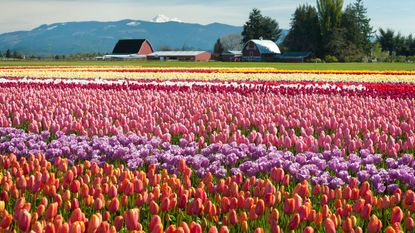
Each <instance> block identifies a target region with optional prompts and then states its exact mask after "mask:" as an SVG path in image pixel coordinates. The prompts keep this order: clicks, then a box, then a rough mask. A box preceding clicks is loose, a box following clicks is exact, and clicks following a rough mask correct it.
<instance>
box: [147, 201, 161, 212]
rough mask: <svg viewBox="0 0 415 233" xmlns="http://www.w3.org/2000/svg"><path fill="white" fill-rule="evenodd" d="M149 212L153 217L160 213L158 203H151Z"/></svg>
mask: <svg viewBox="0 0 415 233" xmlns="http://www.w3.org/2000/svg"><path fill="white" fill-rule="evenodd" d="M149 212H150V213H151V214H152V215H155V214H157V213H158V212H159V206H158V205H157V203H156V202H155V201H151V202H150V205H149Z"/></svg>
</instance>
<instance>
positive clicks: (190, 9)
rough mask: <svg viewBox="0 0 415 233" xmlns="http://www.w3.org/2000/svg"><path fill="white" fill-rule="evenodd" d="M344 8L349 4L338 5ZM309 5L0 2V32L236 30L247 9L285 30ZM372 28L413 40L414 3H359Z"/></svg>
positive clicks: (292, 0) (241, 0) (202, 0)
mask: <svg viewBox="0 0 415 233" xmlns="http://www.w3.org/2000/svg"><path fill="white" fill-rule="evenodd" d="M344 2H345V6H346V5H347V4H349V3H352V2H354V0H344ZM305 3H308V4H311V5H315V4H316V1H315V0H151V1H149V0H0V7H1V9H2V10H1V13H0V33H4V32H11V31H17V30H31V29H33V28H36V27H38V26H40V25H41V24H52V23H58V22H69V21H115V20H121V19H133V20H150V19H152V18H153V17H154V16H156V15H158V14H163V15H166V16H168V17H170V18H178V19H180V20H182V21H184V22H189V23H200V24H209V23H213V22H220V23H226V24H231V25H238V26H242V25H243V24H244V23H245V22H246V21H247V19H248V15H249V12H250V11H251V10H252V9H253V8H258V9H260V10H261V12H262V14H263V15H265V16H270V17H271V18H274V19H276V20H277V22H278V23H279V24H280V28H285V29H289V24H290V20H291V17H292V14H293V13H294V11H295V9H296V8H297V7H298V6H299V5H300V4H305ZM364 4H365V6H366V7H367V9H368V16H369V17H370V18H371V19H372V21H371V22H372V25H373V26H374V29H379V28H380V27H381V28H391V29H393V30H394V31H396V32H400V33H402V34H403V35H409V34H414V35H415V13H413V10H415V0H396V1H392V0H364Z"/></svg>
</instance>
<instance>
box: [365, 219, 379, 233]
mask: <svg viewBox="0 0 415 233" xmlns="http://www.w3.org/2000/svg"><path fill="white" fill-rule="evenodd" d="M381 229H382V221H380V220H379V219H378V217H377V216H376V215H372V217H370V221H369V224H368V225H367V232H368V233H378V232H380V230H381Z"/></svg>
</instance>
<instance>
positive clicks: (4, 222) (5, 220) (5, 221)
mask: <svg viewBox="0 0 415 233" xmlns="http://www.w3.org/2000/svg"><path fill="white" fill-rule="evenodd" d="M2 215H3V216H2V219H1V222H0V227H1V228H3V229H6V228H8V227H9V226H10V224H11V223H12V221H13V216H12V215H11V214H9V213H7V211H5V212H4V213H3V214H2Z"/></svg>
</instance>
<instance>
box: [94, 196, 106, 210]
mask: <svg viewBox="0 0 415 233" xmlns="http://www.w3.org/2000/svg"><path fill="white" fill-rule="evenodd" d="M102 207H104V202H103V201H102V199H101V198H97V199H95V200H94V210H95V211H97V210H100V209H102Z"/></svg>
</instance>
